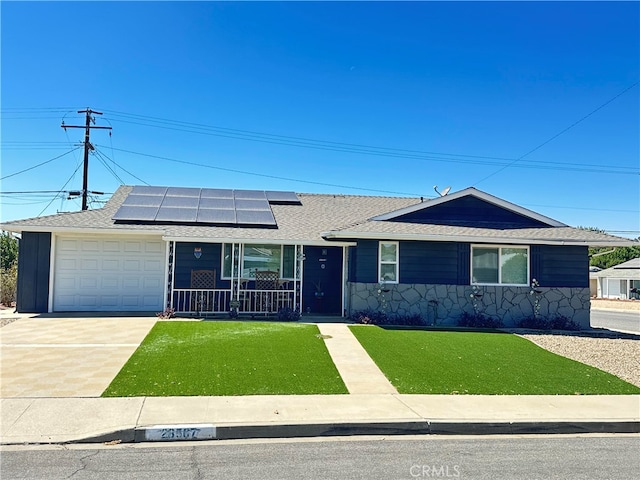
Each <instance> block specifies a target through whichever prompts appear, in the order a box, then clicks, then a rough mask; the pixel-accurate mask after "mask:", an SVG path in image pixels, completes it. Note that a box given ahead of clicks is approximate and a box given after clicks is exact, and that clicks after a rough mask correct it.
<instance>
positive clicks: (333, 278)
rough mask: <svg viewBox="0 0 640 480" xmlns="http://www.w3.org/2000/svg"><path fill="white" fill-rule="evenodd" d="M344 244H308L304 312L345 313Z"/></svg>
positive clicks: (305, 258)
mask: <svg viewBox="0 0 640 480" xmlns="http://www.w3.org/2000/svg"><path fill="white" fill-rule="evenodd" d="M342 253H343V252H342V247H306V246H305V247H304V273H303V281H302V284H303V290H302V302H303V313H312V314H317V315H342Z"/></svg>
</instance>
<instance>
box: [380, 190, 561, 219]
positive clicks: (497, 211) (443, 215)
mask: <svg viewBox="0 0 640 480" xmlns="http://www.w3.org/2000/svg"><path fill="white" fill-rule="evenodd" d="M372 220H378V221H387V220H392V221H394V222H400V223H417V224H430V225H451V226H458V227H479V228H495V229H513V228H544V227H564V226H566V225H565V224H563V223H561V222H558V221H556V220H553V219H551V218H548V217H545V216H544V215H540V214H538V213H536V212H533V211H531V210H528V209H526V208H523V207H520V206H518V205H515V204H513V203H510V202H507V201H505V200H502V199H500V198H497V197H494V196H493V195H489V194H487V193H485V192H482V191H480V190H476V189H475V188H467V189H465V190H461V191H459V192H456V193H454V194H451V195H447V196H443V197H440V198H437V199H435V200H430V201H427V202H423V203H420V204H417V205H413V206H410V207H407V208H403V209H400V210H396V211H393V212H389V213H387V214H384V215H379V216H376V217H374V218H372Z"/></svg>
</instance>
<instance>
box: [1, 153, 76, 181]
mask: <svg viewBox="0 0 640 480" xmlns="http://www.w3.org/2000/svg"><path fill="white" fill-rule="evenodd" d="M79 148H80V147H76V148H74V149H73V150H69V151H68V152H65V153H63V154H62V155H58V156H57V157H54V158H51V159H49V160H47V161H45V162H42V163H39V164H37V165H34V166H32V167H29V168H25V169H24V170H20V171H19V172H15V173H12V174H10V175H5V176H4V177H2V178H0V180H4V179H6V178H10V177H15V176H16V175H20V174H21V173H25V172H28V171H30V170H33V169H34V168H38V167H41V166H42V165H46V164H47V163H51V162H53V161H54V160H57V159H59V158H62V157H64V156H65V155H69V154H70V153H71V152H75V151H76V150H78V149H79Z"/></svg>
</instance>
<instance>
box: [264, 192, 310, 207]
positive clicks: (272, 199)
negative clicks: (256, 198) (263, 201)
mask: <svg viewBox="0 0 640 480" xmlns="http://www.w3.org/2000/svg"><path fill="white" fill-rule="evenodd" d="M265 193H266V194H267V200H269V203H274V204H279V205H301V204H302V202H300V199H299V198H298V195H296V194H295V192H276V191H272V190H269V191H267V192H265Z"/></svg>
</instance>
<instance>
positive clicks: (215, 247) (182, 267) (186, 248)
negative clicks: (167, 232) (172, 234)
mask: <svg viewBox="0 0 640 480" xmlns="http://www.w3.org/2000/svg"><path fill="white" fill-rule="evenodd" d="M196 247H199V248H201V249H202V256H201V257H200V258H196V257H195V255H194V254H193V250H194V248H196ZM221 255H222V246H221V245H220V244H219V243H198V242H178V243H176V248H175V276H174V284H173V286H174V288H191V270H215V271H216V288H225V287H226V288H228V287H229V284H230V282H229V281H228V280H227V281H225V282H221V281H220V275H221V268H220V261H221Z"/></svg>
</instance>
